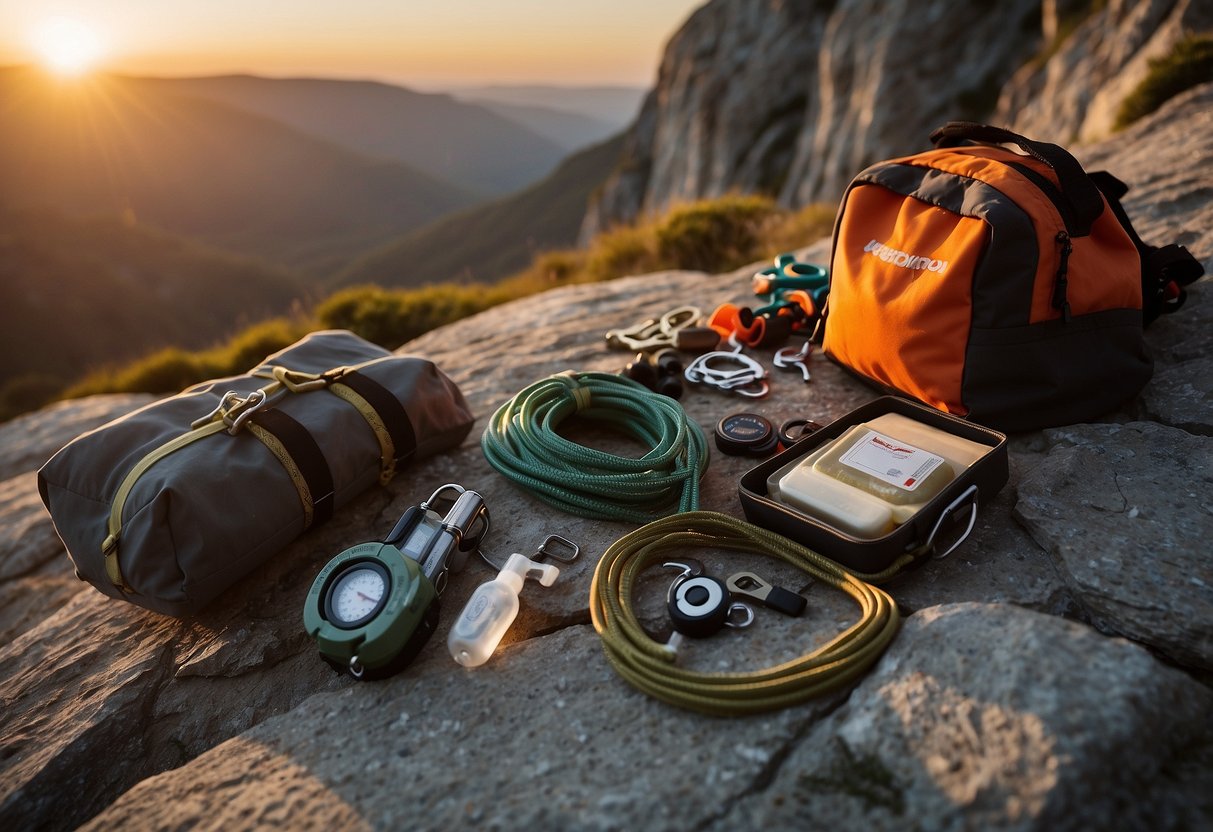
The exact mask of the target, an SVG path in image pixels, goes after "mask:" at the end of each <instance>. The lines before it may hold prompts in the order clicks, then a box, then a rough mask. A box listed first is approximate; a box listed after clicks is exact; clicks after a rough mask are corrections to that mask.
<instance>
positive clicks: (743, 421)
mask: <svg viewBox="0 0 1213 832" xmlns="http://www.w3.org/2000/svg"><path fill="white" fill-rule="evenodd" d="M778 445H779V435H778V434H777V433H776V432H775V428H774V427H773V426H772V425H771V423H770V421H769V420H767V419H766V418H765V417H763V416H759V415H758V414H757V413H733V414H731V415H729V416H725V417H724V418H723V419H721V420H720V421H719V422H718V423H717V424H716V447H717V448H719V449H720V452H721V453H723V454H729V455H730V456H766V455H768V454H770V453H771V452H772V451H774V450H775V448H776V447H777V446H778Z"/></svg>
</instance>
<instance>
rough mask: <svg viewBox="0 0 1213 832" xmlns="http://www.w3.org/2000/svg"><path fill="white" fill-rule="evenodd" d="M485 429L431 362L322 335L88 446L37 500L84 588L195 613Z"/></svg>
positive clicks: (71, 454) (160, 405)
mask: <svg viewBox="0 0 1213 832" xmlns="http://www.w3.org/2000/svg"><path fill="white" fill-rule="evenodd" d="M472 422H473V417H472V414H471V411H470V410H469V409H468V406H467V403H466V402H465V401H464V398H463V395H462V393H460V391H459V388H458V387H456V386H455V384H454V382H452V381H451V380H450V379H449V378H447V377H446V375H444V374H443V373H442V371H441V370H439V369H438V368H437V367H436V366H435V365H434V364H433V363H432V362H430V361H427V360H425V359H423V358H417V357H413V356H396V355H393V354H391V353H389V352H388V351H387V350H384V349H382V348H380V347H378V346H375V345H374V344H371V343H369V342H368V341H364V340H363V339H361V338H359V337H358V336H356V335H354V334H353V333H350V332H344V331H325V332H316V333H312V334H311V335H308V336H307V337H306V338H304V339H302V340H301V341H299V342H298V343H296V344H294V345H292V346H290V347H287V348H286V349H284V350H282V351H281V352H278V353H275V354H274V355H272V356H270V357H268V358H267V359H266V360H265V361H263V362H262V363H261V364H260V365H258V366H257V367H255V368H254V369H252V370H251V371H250V372H249V373H248V374H247V375H243V376H235V377H232V378H225V379H218V380H215V381H208V382H204V383H202V384H198V385H195V386H194V387H191V388H190V389H188V390H186V391H184V392H182V393H180V394H178V395H176V396H172V397H170V398H167V399H163V400H161V401H158V402H154V403H153V404H150V405H148V406H147V407H144V408H142V409H141V410H137V411H135V412H134V413H131V414H129V415H128V416H124V417H123V418H121V419H118V420H116V421H114V422H111V423H109V424H108V425H105V426H103V427H101V428H98V429H97V430H94V431H92V432H90V433H86V434H84V435H83V436H80V437H78V438H76V439H74V440H73V441H72V442H71V443H69V444H68V445H67V446H66V447H64V448H63V449H62V450H60V451H59V452H58V453H57V454H55V455H54V456H53V457H52V458H51V459H50V461H48V462H47V463H46V464H45V465H44V466H43V467H42V469H41V470H40V471H39V472H38V488H39V491H40V492H41V494H42V501H43V502H44V503H45V504H46V507H47V509H48V510H49V511H50V514H51V518H52V519H53V520H54V523H55V528H56V530H57V531H58V533H59V536H60V537H61V538H62V539H63V543H64V545H65V546H66V547H67V551H68V554H69V555H70V557H71V559H72V561H73V562H74V563H75V565H76V572H77V574H78V575H79V576H80V577H81V578H82V579H84V580H86V581H88V582H89V583H91V584H92V585H93V586H95V587H96V588H97V589H99V590H100V591H101V592H104V593H105V594H107V595H110V596H113V597H115V598H122V599H124V600H127V601H130V602H132V603H135V604H138V605H140V606H143V607H147V608H148V609H152V610H155V611H157V612H161V613H165V614H167V615H178V616H180V615H186V614H189V613H192V612H195V611H197V610H198V609H200V608H202V607H203V606H205V605H206V604H207V603H209V602H210V601H212V600H214V599H215V598H216V597H217V596H218V595H220V594H221V593H222V592H223V591H224V590H226V589H227V588H228V587H230V586H231V585H232V584H233V583H235V582H236V581H237V580H239V579H240V578H241V577H243V576H244V575H246V574H247V573H248V572H250V571H251V570H253V569H254V568H255V567H257V566H258V565H260V564H261V563H263V562H265V560H266V559H268V558H269V557H271V556H272V555H273V554H274V553H275V552H277V551H278V550H280V549H281V548H282V547H284V546H285V545H286V544H287V543H289V542H290V541H291V540H293V539H294V538H295V537H297V536H298V535H299V534H301V533H302V532H303V531H304V530H306V529H307V528H309V527H310V526H313V525H316V524H318V523H321V522H323V521H324V520H326V519H328V517H329V516H330V515H331V514H332V512H333V510H334V509H336V508H337V507H339V506H341V505H343V504H344V503H346V502H348V501H349V500H350V499H351V498H353V497H354V496H356V495H357V494H358V493H359V492H361V491H363V490H364V489H366V488H367V487H368V486H370V485H372V484H374V483H375V482H382V483H386V482H387V481H388V480H389V479H391V477H392V476H393V475H394V474H395V473H396V471H397V470H398V469H399V468H400V467H401V466H402V465H404V464H406V463H407V462H408V461H409V460H410V459H413V458H418V459H420V458H423V457H426V456H429V455H431V454H434V453H437V452H439V451H442V450H445V449H448V448H451V447H453V446H455V445H458V444H459V443H460V442H461V441H462V440H463V438H464V437H465V436H467V433H468V431H469V430H470V429H471V426H472Z"/></svg>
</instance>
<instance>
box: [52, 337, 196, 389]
mask: <svg viewBox="0 0 1213 832" xmlns="http://www.w3.org/2000/svg"><path fill="white" fill-rule="evenodd" d="M213 369H215V368H214V367H213V365H212V364H210V363H209V362H208V361H207V360H206V359H205V357H204V356H203V355H201V354H199V353H191V352H187V351H185V350H183V349H180V348H178V347H167V348H165V349H162V350H159V351H157V352H154V353H152V354H151V355H149V356H147V357H146V358H143V359H140V360H139V361H136V362H135V363H133V364H130V365H128V366H127V367H125V368H123V369H120V370H102V371H99V372H96V373H93V374H91V375H89V376H86V377H85V378H84V380H83V381H81V382H79V383H78V384H74V385H72V386H71V387H70V388H68V390H67V392H66V393H65V394H64V396H65V398H69V399H72V398H77V397H79V396H89V395H92V394H94V393H175V392H177V391H178V390H181V389H182V388H184V387H188V386H190V385H191V384H196V383H197V382H199V381H202V380H204V379H207V378H210V377H212V376H214V375H219V373H215V372H212V370H213Z"/></svg>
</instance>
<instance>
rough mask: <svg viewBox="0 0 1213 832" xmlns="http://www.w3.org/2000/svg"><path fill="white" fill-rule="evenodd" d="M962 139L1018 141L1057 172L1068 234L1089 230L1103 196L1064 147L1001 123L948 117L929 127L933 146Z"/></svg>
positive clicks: (1081, 234) (1099, 211) (1080, 234)
mask: <svg viewBox="0 0 1213 832" xmlns="http://www.w3.org/2000/svg"><path fill="white" fill-rule="evenodd" d="M964 142H984V143H986V144H1014V145H1018V146H1019V147H1021V148H1022V149H1023V150H1024V151H1026V152H1027V153H1028V154H1029V155H1030V156H1032V158H1034V159H1037V160H1039V161H1041V162H1044V163H1045V164H1046V165H1048V166H1049V167H1051V168H1052V169H1053V172H1054V173H1055V174H1057V182H1058V184H1059V185H1060V186H1061V193H1062V195H1063V196H1064V197H1065V199H1066V202H1067V203H1068V204H1069V209H1070V211H1069V213H1070V217H1071V218H1072V222H1073V225H1072V226H1071V223H1070V222H1067V223H1066V225H1067V227H1068V230H1069V232H1070V236H1071V237H1085V236H1087V235H1088V234H1090V233H1091V226H1092V225H1094V224H1095V220H1097V219H1099V215H1100V214H1102V213H1103V199H1101V198H1100V196H1099V188H1097V187H1096V186H1095V185H1094V184H1092V183H1091V180H1090V178H1089V177H1088V176H1087V174H1086V173H1085V172H1084V171H1083V169H1082V165H1080V164H1079V163H1078V160H1077V159H1075V158H1074V157H1073V156H1072V155H1070V153H1069V151H1067V150H1066V149H1065V148H1063V147H1061V146H1059V145H1055V144H1050V143H1049V142H1038V141H1034V140H1032V139H1028V138H1025V137H1024V136H1021V135H1019V134H1018V133H1013V132H1011V131H1010V130H1007V129H1005V128H1003V127H994V126H992V125H989V124H977V123H976V122H972V121H949V122H948V123H947V124H945V125H944V126H943V127H937V128H935V129H934V130H932V131H931V144H933V145H934V146H935V147H956V146H958V145H960V144H963V143H964Z"/></svg>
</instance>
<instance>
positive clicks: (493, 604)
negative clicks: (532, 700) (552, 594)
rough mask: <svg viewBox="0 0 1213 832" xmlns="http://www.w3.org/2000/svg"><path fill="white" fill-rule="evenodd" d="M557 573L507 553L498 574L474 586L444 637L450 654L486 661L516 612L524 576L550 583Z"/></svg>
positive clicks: (463, 660) (472, 663)
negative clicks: (446, 635) (508, 556)
mask: <svg viewBox="0 0 1213 832" xmlns="http://www.w3.org/2000/svg"><path fill="white" fill-rule="evenodd" d="M559 574H560V570H559V569H557V568H556V567H555V566H551V565H549V564H545V563H536V562H535V561H533V560H531V559H530V558H528V557H527V556H526V555H520V554H517V553H515V554H513V555H510V559H509V560H508V561H506V564H505V567H504V568H503V569H502V570H501V571H500V572H498V573H497V577H496V578H494V579H493V580H491V581H487V582H485V583H483V584H481V585H480V586H479V587H477V588H476V591H475V592H473V593H472V597H471V598H469V599H468V602H467V604H466V605H464V607H463V611H462V612H460V613H459V617H458V618H457V619H455V624H454V626H452V627H451V634H450V635H449V636H448V637H447V640H446V646H447V649H449V650H450V651H451V656H452V657H453V658H454V659H455V661H457V662H459V663H460V664H461V665H463V666H464V667H479V666H480V665H482V664H484V663H485V662H487V661H488V660H489V657H490V656H492V655H493V651H495V650H496V649H497V645H498V644H500V643H501V637H502V636H504V635H505V632H506V630H508V629H509V628H510V625H511V624H513V623H514V619H515V618H516V617H517V616H518V593H520V592H522V584H523V582H524V581H525V580H526V579H527V577H534V578H538V580H539V583H541V584H543V585H544V586H551V585H552V583H553V582H554V581H555V580H556V577H557V576H558V575H559Z"/></svg>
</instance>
